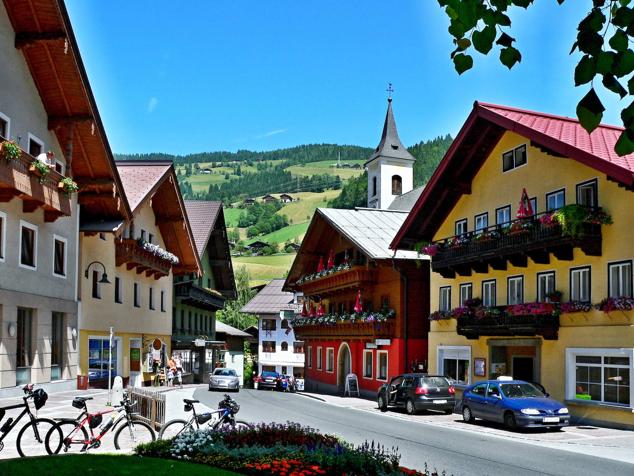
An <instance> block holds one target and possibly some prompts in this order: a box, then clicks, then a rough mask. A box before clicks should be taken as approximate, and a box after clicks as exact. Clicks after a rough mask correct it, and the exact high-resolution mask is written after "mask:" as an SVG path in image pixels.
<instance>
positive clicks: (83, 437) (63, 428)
mask: <svg viewBox="0 0 634 476" xmlns="http://www.w3.org/2000/svg"><path fill="white" fill-rule="evenodd" d="M88 400H92V397H75V398H74V399H73V401H72V406H73V407H74V408H77V409H79V410H81V413H80V414H79V416H78V417H77V418H74V419H73V418H59V419H57V422H56V423H55V425H54V426H53V427H52V428H51V429H50V430H49V431H48V433H47V434H46V439H45V447H46V451H47V453H48V454H50V455H52V454H58V453H59V452H60V451H61V450H62V449H63V451H64V453H68V452H69V451H70V450H71V449H72V447H73V446H75V447H78V448H79V451H80V452H82V453H83V452H86V451H88V450H90V449H93V448H99V447H100V446H101V440H102V439H103V437H104V436H105V435H106V433H108V432H109V431H115V429H116V431H115V434H114V446H115V448H116V449H118V450H120V449H121V448H122V447H123V448H133V447H135V446H136V445H138V444H139V443H148V442H150V441H154V440H155V439H156V434H155V433H154V430H153V429H152V427H151V426H150V425H149V424H148V423H146V422H144V421H141V420H139V419H137V418H136V417H135V414H134V413H133V412H132V406H133V405H134V404H135V403H136V402H131V401H130V398H129V397H128V396H127V395H124V397H123V400H122V401H121V405H117V406H115V407H114V408H112V409H111V410H105V411H101V412H97V413H89V412H88V407H87V405H86V402H87V401H88ZM108 414H110V415H111V416H110V418H108V420H107V421H106V422H104V421H103V420H104V418H103V416H104V415H108ZM122 422H125V423H123V424H122V425H119V424H120V423H122ZM100 425H101V426H100ZM86 426H88V429H89V430H90V436H89V435H88V431H87V430H86ZM97 428H98V431H99V433H98V434H97V435H96V436H95V433H94V430H95V429H97ZM126 429H127V430H128V431H125V430H126Z"/></svg>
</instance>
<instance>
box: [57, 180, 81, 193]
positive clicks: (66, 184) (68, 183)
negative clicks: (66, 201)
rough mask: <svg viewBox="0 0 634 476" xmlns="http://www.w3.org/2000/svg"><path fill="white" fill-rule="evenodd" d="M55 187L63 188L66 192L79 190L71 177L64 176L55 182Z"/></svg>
mask: <svg viewBox="0 0 634 476" xmlns="http://www.w3.org/2000/svg"><path fill="white" fill-rule="evenodd" d="M57 188H59V189H60V190H63V191H64V192H65V193H66V194H71V193H76V192H78V191H79V185H77V182H75V181H73V179H72V178H70V177H66V178H65V179H62V180H60V181H59V182H58V183H57Z"/></svg>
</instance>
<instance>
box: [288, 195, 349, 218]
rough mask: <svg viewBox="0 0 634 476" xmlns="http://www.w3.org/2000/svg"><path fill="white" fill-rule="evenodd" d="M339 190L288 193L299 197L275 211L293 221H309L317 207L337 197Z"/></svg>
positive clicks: (324, 205) (323, 205) (325, 204)
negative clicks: (297, 199)
mask: <svg viewBox="0 0 634 476" xmlns="http://www.w3.org/2000/svg"><path fill="white" fill-rule="evenodd" d="M340 193H341V190H326V191H325V192H323V193H315V192H300V193H292V192H290V194H291V195H292V196H293V198H299V199H300V200H299V201H298V202H291V203H289V204H287V205H285V206H284V207H282V208H281V209H280V210H279V211H278V212H277V213H281V214H282V215H286V216H287V217H288V219H289V220H293V223H302V222H304V221H310V219H311V218H312V217H313V213H315V209H316V208H318V207H326V206H327V201H328V200H332V199H333V198H335V197H338V196H339V194H340Z"/></svg>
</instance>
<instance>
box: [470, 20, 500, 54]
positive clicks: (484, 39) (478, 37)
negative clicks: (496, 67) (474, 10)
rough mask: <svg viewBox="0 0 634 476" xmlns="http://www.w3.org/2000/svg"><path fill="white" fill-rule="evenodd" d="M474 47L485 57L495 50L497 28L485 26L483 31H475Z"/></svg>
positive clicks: (473, 37)
mask: <svg viewBox="0 0 634 476" xmlns="http://www.w3.org/2000/svg"><path fill="white" fill-rule="evenodd" d="M471 39H472V40H473V47H474V48H475V49H476V51H479V52H480V53H482V54H483V55H486V54H487V53H488V52H489V51H491V48H493V40H495V27H493V26H485V27H484V28H483V29H482V31H477V30H476V31H474V32H473V36H472V37H471Z"/></svg>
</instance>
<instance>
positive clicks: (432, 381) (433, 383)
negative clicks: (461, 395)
mask: <svg viewBox="0 0 634 476" xmlns="http://www.w3.org/2000/svg"><path fill="white" fill-rule="evenodd" d="M420 383H421V385H426V386H428V387H448V386H449V383H448V382H447V379H445V378H444V377H423V378H421V379H420Z"/></svg>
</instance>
